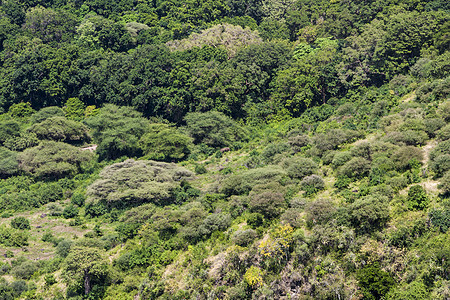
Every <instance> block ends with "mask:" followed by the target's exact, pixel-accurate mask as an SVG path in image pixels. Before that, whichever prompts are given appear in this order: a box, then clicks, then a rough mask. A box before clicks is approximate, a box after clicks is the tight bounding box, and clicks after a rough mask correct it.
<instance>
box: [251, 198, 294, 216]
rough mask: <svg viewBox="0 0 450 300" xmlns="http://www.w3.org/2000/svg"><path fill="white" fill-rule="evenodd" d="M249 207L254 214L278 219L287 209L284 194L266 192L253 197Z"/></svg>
mask: <svg viewBox="0 0 450 300" xmlns="http://www.w3.org/2000/svg"><path fill="white" fill-rule="evenodd" d="M249 207H250V209H251V210H252V211H253V212H257V213H260V214H262V215H264V216H265V217H266V218H268V219H271V218H274V217H278V216H279V215H280V214H281V213H282V212H283V211H284V210H285V209H286V208H287V203H286V201H285V200H284V197H283V194H281V193H279V192H273V191H266V192H262V193H259V194H253V195H252V196H251V199H250V202H249Z"/></svg>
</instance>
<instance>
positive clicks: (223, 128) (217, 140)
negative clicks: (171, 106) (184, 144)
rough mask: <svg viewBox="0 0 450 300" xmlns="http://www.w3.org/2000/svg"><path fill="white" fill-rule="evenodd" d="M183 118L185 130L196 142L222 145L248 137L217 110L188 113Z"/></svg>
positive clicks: (228, 144)
mask: <svg viewBox="0 0 450 300" xmlns="http://www.w3.org/2000/svg"><path fill="white" fill-rule="evenodd" d="M184 119H185V121H186V131H187V132H188V133H189V135H190V136H192V137H193V138H194V143H196V144H201V143H203V144H206V145H208V146H211V147H224V146H232V144H233V143H235V142H237V141H245V140H247V138H248V137H247V135H248V133H247V131H246V130H245V129H244V128H242V127H241V126H239V125H238V124H237V123H236V122H235V121H233V120H232V119H230V118H229V117H227V116H225V115H224V114H223V113H220V112H217V111H209V112H205V113H197V112H195V113H188V114H187V115H186V117H185V118H184Z"/></svg>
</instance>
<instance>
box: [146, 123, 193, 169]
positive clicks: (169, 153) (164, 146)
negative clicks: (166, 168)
mask: <svg viewBox="0 0 450 300" xmlns="http://www.w3.org/2000/svg"><path fill="white" fill-rule="evenodd" d="M191 144H192V140H191V139H190V138H189V137H188V136H186V135H185V134H183V133H181V132H179V131H178V129H176V128H174V127H170V126H169V125H166V124H151V125H149V129H148V132H147V133H146V134H144V135H143V136H142V137H141V139H140V140H139V145H140V147H141V148H142V150H143V152H144V155H145V156H146V157H148V158H149V159H155V160H163V161H172V160H174V161H179V160H182V159H183V158H185V157H186V156H187V155H188V154H189V153H190V147H191Z"/></svg>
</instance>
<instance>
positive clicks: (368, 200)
mask: <svg viewBox="0 0 450 300" xmlns="http://www.w3.org/2000/svg"><path fill="white" fill-rule="evenodd" d="M388 202H389V201H388V199H387V198H386V197H383V196H380V195H368V196H365V197H363V198H360V199H358V200H356V201H355V202H354V203H352V204H351V205H350V207H349V208H350V220H351V223H352V225H353V226H354V227H355V228H356V229H357V230H358V231H359V232H360V233H370V232H372V231H374V230H377V229H380V228H382V226H384V224H385V223H386V222H387V221H388V219H389V205H388Z"/></svg>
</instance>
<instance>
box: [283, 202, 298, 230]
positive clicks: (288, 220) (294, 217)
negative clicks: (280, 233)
mask: <svg viewBox="0 0 450 300" xmlns="http://www.w3.org/2000/svg"><path fill="white" fill-rule="evenodd" d="M291 206H292V203H291ZM301 213H302V210H300V209H298V208H288V209H287V210H286V211H285V212H284V213H283V214H282V215H281V216H280V221H281V224H283V225H285V224H288V225H290V226H292V227H293V228H299V227H301V226H302V225H303V220H302V216H301Z"/></svg>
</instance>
